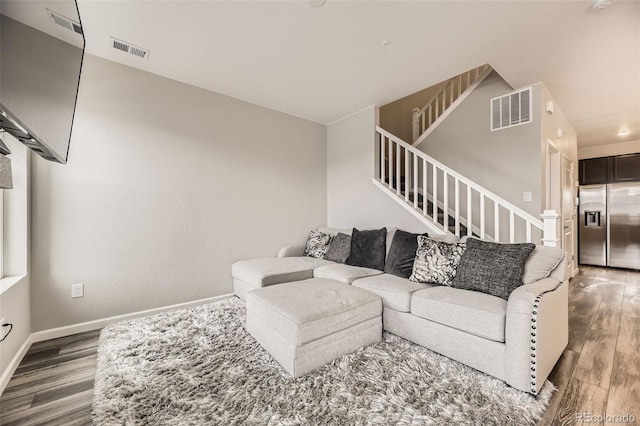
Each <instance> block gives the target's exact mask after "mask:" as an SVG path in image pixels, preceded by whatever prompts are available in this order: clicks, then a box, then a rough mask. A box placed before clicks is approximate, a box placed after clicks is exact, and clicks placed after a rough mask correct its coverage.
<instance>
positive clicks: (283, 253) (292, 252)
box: [278, 246, 304, 257]
mask: <svg viewBox="0 0 640 426" xmlns="http://www.w3.org/2000/svg"><path fill="white" fill-rule="evenodd" d="M297 256H304V246H285V247H282V248H281V249H280V251H278V257H297Z"/></svg>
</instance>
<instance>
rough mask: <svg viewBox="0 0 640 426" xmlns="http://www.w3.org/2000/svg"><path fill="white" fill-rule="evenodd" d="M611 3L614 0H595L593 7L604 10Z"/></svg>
mask: <svg viewBox="0 0 640 426" xmlns="http://www.w3.org/2000/svg"><path fill="white" fill-rule="evenodd" d="M611 3H613V0H593V2H592V3H591V7H592V8H594V9H596V10H602V9H605V8H606V7H609V6H611Z"/></svg>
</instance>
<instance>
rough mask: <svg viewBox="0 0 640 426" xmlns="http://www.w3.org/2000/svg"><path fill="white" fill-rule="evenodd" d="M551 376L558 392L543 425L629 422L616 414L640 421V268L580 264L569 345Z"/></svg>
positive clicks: (571, 289)
mask: <svg viewBox="0 0 640 426" xmlns="http://www.w3.org/2000/svg"><path fill="white" fill-rule="evenodd" d="M549 380H551V382H552V383H553V384H555V385H556V387H557V388H558V392H556V394H555V395H554V398H553V400H552V401H551V405H550V406H549V409H548V410H547V413H546V415H545V417H544V418H543V419H542V421H541V422H540V424H541V425H551V424H553V425H572V424H606V423H610V424H611V423H616V421H615V420H618V421H617V423H624V422H623V421H621V420H624V418H620V419H617V418H615V417H614V416H625V415H631V416H634V417H635V422H631V424H638V425H640V273H639V272H633V271H625V270H618V269H605V268H594V267H581V268H580V274H578V275H577V276H575V277H574V278H573V279H572V280H571V282H570V286H569V346H568V347H567V349H566V350H565V351H564V353H563V355H562V357H561V358H560V361H558V364H556V367H555V369H554V370H553V372H552V373H551V376H550V377H549ZM581 414H583V415H584V416H583V417H582V418H581V417H580V415H581ZM587 414H590V415H593V416H600V419H598V420H605V421H600V422H597V421H593V419H591V421H589V419H587V417H586V415H587ZM605 416H611V418H610V419H607V418H604V419H603V417H605ZM606 420H609V421H608V422H607V421H606ZM627 424H629V422H627Z"/></svg>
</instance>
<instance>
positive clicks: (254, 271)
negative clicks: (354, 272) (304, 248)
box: [231, 256, 333, 300]
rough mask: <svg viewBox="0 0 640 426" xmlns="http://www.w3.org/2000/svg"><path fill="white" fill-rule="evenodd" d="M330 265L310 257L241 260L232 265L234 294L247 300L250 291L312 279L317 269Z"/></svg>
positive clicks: (327, 261) (322, 260) (325, 261)
mask: <svg viewBox="0 0 640 426" xmlns="http://www.w3.org/2000/svg"><path fill="white" fill-rule="evenodd" d="M330 263H333V262H331V261H329V260H324V259H316V258H313V257H308V256H301V257H261V258H258V259H249V260H241V261H239V262H236V263H234V264H233V265H231V275H232V276H233V293H234V294H235V295H236V296H238V297H239V298H240V299H242V300H245V299H246V296H247V292H248V291H250V290H253V289H256V288H260V287H266V286H268V285H273V284H280V283H287V282H292V281H300V280H305V279H307V278H312V277H313V270H314V269H315V268H317V267H318V266H323V265H327V264H330Z"/></svg>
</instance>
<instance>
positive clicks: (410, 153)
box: [373, 127, 559, 247]
mask: <svg viewBox="0 0 640 426" xmlns="http://www.w3.org/2000/svg"><path fill="white" fill-rule="evenodd" d="M376 138H377V140H376V163H377V164H376V168H375V169H376V172H375V173H376V174H375V176H374V178H373V182H374V184H376V185H377V186H378V187H380V188H381V189H382V190H383V191H385V193H386V194H387V195H389V196H391V197H392V198H393V199H395V200H396V201H397V202H398V203H400V204H401V205H403V206H404V207H405V208H407V209H408V210H409V211H411V212H412V213H413V214H414V215H415V216H416V217H418V218H419V219H420V220H422V221H423V223H425V224H426V225H427V226H428V227H429V229H430V230H431V231H432V232H435V233H439V234H445V233H452V234H455V235H457V236H459V237H461V236H463V235H476V236H478V237H480V238H481V239H488V240H493V241H499V242H512V243H513V242H522V241H525V242H532V241H542V243H543V244H545V245H548V246H553V247H556V246H557V244H558V241H559V240H558V237H557V222H558V214H557V213H556V212H555V211H552V210H545V212H544V214H542V215H541V217H542V220H540V219H538V218H536V217H534V216H532V215H531V214H529V213H527V212H525V211H524V210H522V209H520V208H519V207H517V206H515V205H513V204H511V203H510V202H508V201H507V200H505V199H504V198H502V197H499V196H498V195H496V194H494V193H493V192H491V191H489V190H487V189H486V188H484V187H482V186H480V185H478V184H477V183H475V182H473V181H471V180H469V179H467V178H466V177H464V176H462V175H461V174H459V173H457V172H455V171H454V170H452V169H450V168H449V167H447V166H445V165H444V164H442V163H440V162H439V161H437V160H436V159H434V158H432V157H430V156H429V155H427V154H425V153H424V152H422V151H420V150H419V149H417V148H415V147H413V146H412V145H410V144H408V143H407V142H405V141H403V140H401V139H400V138H398V137H397V136H394V135H392V134H391V133H389V132H387V131H386V130H384V129H382V128H380V127H376ZM463 228H464V229H463Z"/></svg>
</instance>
